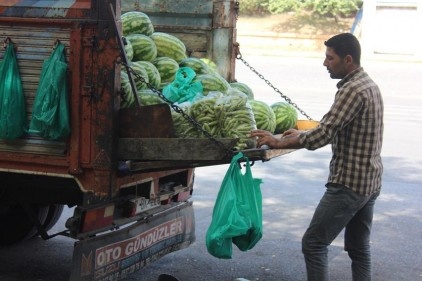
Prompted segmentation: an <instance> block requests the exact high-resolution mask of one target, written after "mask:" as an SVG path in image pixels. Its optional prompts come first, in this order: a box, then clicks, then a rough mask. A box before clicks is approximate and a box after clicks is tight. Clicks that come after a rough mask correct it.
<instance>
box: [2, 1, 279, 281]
mask: <svg viewBox="0 0 422 281" xmlns="http://www.w3.org/2000/svg"><path fill="white" fill-rule="evenodd" d="M135 10H137V11H142V12H144V13H146V14H148V15H149V17H150V18H151V20H152V22H153V24H154V27H155V29H156V30H157V31H163V32H167V33H170V34H174V35H175V36H177V37H178V38H181V39H182V40H183V42H184V43H185V44H186V48H187V53H188V55H189V56H195V57H201V58H208V59H210V60H212V61H214V62H215V63H216V65H217V67H218V71H219V73H220V74H221V75H222V76H223V77H224V78H225V79H227V81H234V80H235V59H236V48H237V46H236V17H237V13H238V2H237V1H233V0H213V1H210V0H196V1H191V0H184V1H177V2H176V1H171V0H162V1H154V0H124V1H120V0H102V1H97V0H55V1H31V3H29V2H28V1H20V0H15V1H6V2H5V1H2V3H0V35H1V36H2V37H3V38H4V40H10V41H11V42H13V44H14V47H15V51H16V58H17V62H18V66H19V71H20V75H21V79H22V84H23V89H24V96H25V103H26V109H27V116H28V119H29V118H30V117H31V113H32V112H31V109H32V107H33V104H34V100H35V96H36V91H37V87H38V83H39V79H40V73H41V70H42V65H43V62H44V61H45V60H46V59H47V58H48V57H49V55H50V53H51V51H52V49H53V48H54V45H55V43H56V42H58V41H59V42H61V43H62V44H64V45H65V54H66V59H67V64H68V69H67V75H66V76H67V77H66V79H67V81H68V85H69V86H68V87H69V91H68V92H69V97H68V102H69V108H70V112H69V120H70V135H69V136H68V137H66V138H64V139H59V140H51V139H46V138H43V137H40V136H37V135H34V134H29V133H28V134H25V135H24V136H22V137H19V138H16V139H0V182H1V185H0V223H1V225H2V227H1V228H0V245H1V246H7V245H11V244H14V243H19V242H21V241H25V240H27V239H30V238H33V237H36V236H41V237H42V238H43V239H45V240H48V239H51V238H54V237H56V236H57V235H63V236H67V237H69V238H72V239H75V244H74V245H75V246H74V251H73V258H72V265H71V274H70V277H69V280H71V281H85V280H121V279H124V278H125V277H127V276H128V275H129V274H131V273H133V272H135V271H138V270H140V269H142V268H143V267H144V266H146V265H148V264H149V263H151V262H154V261H156V260H158V259H159V258H160V257H162V256H164V255H166V254H168V253H170V252H173V251H177V250H179V249H182V248H186V247H188V246H189V245H190V244H192V243H193V242H194V241H195V219H194V210H193V206H192V202H193V201H192V200H193V197H194V196H193V186H194V176H195V168H197V167H203V166H212V165H219V164H225V163H229V162H230V159H231V156H232V155H231V154H230V151H232V147H233V146H234V143H235V142H236V139H230V138H229V139H220V140H218V139H217V140H216V139H208V138H202V139H199V138H197V139H178V138H176V137H175V136H174V128H173V124H172V118H171V114H170V110H171V105H169V104H165V103H164V104H158V105H151V106H141V107H136V108H135V109H132V110H130V109H127V110H124V109H122V108H120V93H121V91H122V89H121V83H120V78H121V77H120V71H121V69H122V67H124V55H122V46H121V43H122V33H121V31H122V27H121V21H120V16H121V15H122V14H123V13H125V12H127V11H135ZM0 53H1V54H2V55H3V53H4V52H0ZM0 59H1V57H0ZM244 153H245V155H247V156H249V157H250V159H251V160H263V161H266V160H269V159H271V158H272V157H275V156H278V155H281V154H283V153H284V152H283V151H276V150H268V149H267V150H266V149H249V150H248V151H246V150H245V151H244ZM216 188H218V187H216ZM66 206H67V207H69V208H72V210H73V214H72V215H71V216H70V217H68V218H65V220H66V223H65V226H64V229H63V230H62V231H59V232H57V233H50V230H51V229H52V228H53V226H54V225H55V224H56V223H57V222H58V220H59V219H60V217H61V215H62V214H63V209H64V208H65V207H66Z"/></svg>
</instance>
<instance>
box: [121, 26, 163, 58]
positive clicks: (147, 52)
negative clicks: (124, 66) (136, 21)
mask: <svg viewBox="0 0 422 281" xmlns="http://www.w3.org/2000/svg"><path fill="white" fill-rule="evenodd" d="M126 39H127V40H128V41H129V42H130V44H131V45H132V48H133V58H132V60H133V61H152V60H153V59H155V58H156V57H157V47H156V46H155V43H154V41H153V40H152V39H151V38H150V37H149V36H146V35H143V34H137V33H134V34H130V35H128V36H127V37H126Z"/></svg>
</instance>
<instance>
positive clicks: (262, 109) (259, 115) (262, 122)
mask: <svg viewBox="0 0 422 281" xmlns="http://www.w3.org/2000/svg"><path fill="white" fill-rule="evenodd" d="M248 102H249V104H250V105H251V107H252V111H253V114H254V118H255V122H256V127H257V128H258V129H261V130H266V131H269V132H271V133H274V131H275V126H276V120H275V114H274V111H273V109H272V108H271V107H270V106H269V105H268V104H267V103H265V102H263V101H259V100H249V101H248Z"/></svg>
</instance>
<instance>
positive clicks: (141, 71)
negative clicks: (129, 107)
mask: <svg viewBox="0 0 422 281" xmlns="http://www.w3.org/2000/svg"><path fill="white" fill-rule="evenodd" d="M130 67H131V68H132V70H133V72H134V73H136V74H138V76H136V75H133V79H134V81H135V85H136V89H137V90H138V91H140V90H143V89H146V88H148V86H147V84H146V83H149V79H148V72H147V71H146V69H145V67H144V66H143V65H142V64H140V63H138V62H131V63H130ZM139 76H141V77H142V78H143V79H142V78H141V77H139Z"/></svg>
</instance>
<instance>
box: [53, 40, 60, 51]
mask: <svg viewBox="0 0 422 281" xmlns="http://www.w3.org/2000/svg"><path fill="white" fill-rule="evenodd" d="M60 43H61V41H60V39H56V41H54V46H53V50H54V49H56V48H57V46H58V45H59V44H60Z"/></svg>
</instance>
